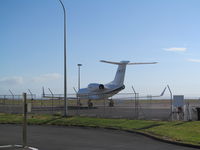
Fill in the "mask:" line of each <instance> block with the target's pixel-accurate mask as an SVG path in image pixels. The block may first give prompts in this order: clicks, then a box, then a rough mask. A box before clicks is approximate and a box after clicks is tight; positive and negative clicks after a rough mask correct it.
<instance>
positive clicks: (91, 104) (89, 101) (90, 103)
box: [88, 99, 93, 108]
mask: <svg viewBox="0 0 200 150" xmlns="http://www.w3.org/2000/svg"><path fill="white" fill-rule="evenodd" d="M92 107H93V103H92V100H91V99H89V100H88V108H92Z"/></svg>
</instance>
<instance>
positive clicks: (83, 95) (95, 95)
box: [77, 60, 157, 106]
mask: <svg viewBox="0 0 200 150" xmlns="http://www.w3.org/2000/svg"><path fill="white" fill-rule="evenodd" d="M100 62H104V63H109V64H114V65H118V69H117V72H116V74H115V78H114V80H113V81H111V82H109V83H107V84H101V83H90V84H89V85H88V86H87V88H82V89H80V90H79V91H78V92H77V97H78V98H79V99H88V106H92V102H91V100H98V99H108V98H110V97H112V96H113V95H115V94H117V93H119V92H120V91H121V90H123V89H125V85H124V77H125V72H126V66H127V65H142V64H156V63H157V62H142V63H130V62H129V61H120V62H111V61H105V60H101V61H100Z"/></svg>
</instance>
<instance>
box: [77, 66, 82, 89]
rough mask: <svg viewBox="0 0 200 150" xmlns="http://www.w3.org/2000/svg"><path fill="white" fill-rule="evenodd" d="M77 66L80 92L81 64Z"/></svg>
mask: <svg viewBox="0 0 200 150" xmlns="http://www.w3.org/2000/svg"><path fill="white" fill-rule="evenodd" d="M77 66H78V90H80V67H81V66H82V64H77Z"/></svg>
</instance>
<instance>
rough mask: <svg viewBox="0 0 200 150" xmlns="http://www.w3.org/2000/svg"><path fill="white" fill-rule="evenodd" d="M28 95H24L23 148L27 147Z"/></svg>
mask: <svg viewBox="0 0 200 150" xmlns="http://www.w3.org/2000/svg"><path fill="white" fill-rule="evenodd" d="M26 96H27V95H26V93H23V148H25V147H26V146H27V101H26Z"/></svg>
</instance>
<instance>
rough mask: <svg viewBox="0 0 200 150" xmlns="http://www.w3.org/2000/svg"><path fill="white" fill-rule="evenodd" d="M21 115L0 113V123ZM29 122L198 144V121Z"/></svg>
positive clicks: (48, 118) (55, 118)
mask: <svg viewBox="0 0 200 150" xmlns="http://www.w3.org/2000/svg"><path fill="white" fill-rule="evenodd" d="M22 119H23V117H22V115H19V114H4V113H0V123H13V124H20V123H22ZM28 123H29V124H35V125H62V126H85V127H100V128H113V129H120V130H129V131H136V132H140V133H146V134H151V135H153V136H155V137H159V138H162V139H167V140H170V141H176V142H179V143H186V144H192V145H198V146H200V122H198V121H193V122H180V121H176V122H165V121H147V120H128V119H102V118H101V119H100V118H89V117H68V118H63V117H62V116H60V115H29V117H28Z"/></svg>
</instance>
